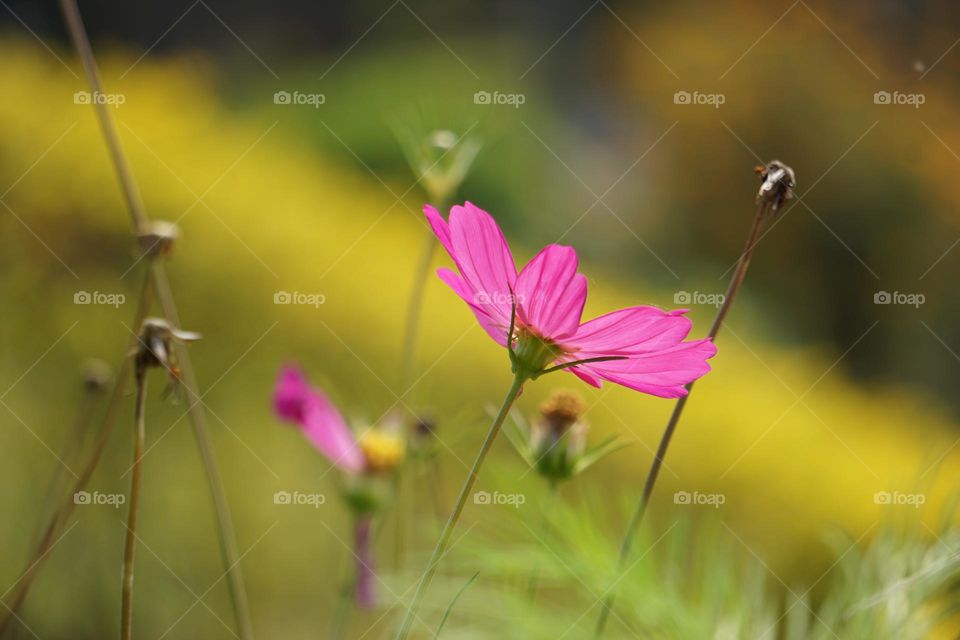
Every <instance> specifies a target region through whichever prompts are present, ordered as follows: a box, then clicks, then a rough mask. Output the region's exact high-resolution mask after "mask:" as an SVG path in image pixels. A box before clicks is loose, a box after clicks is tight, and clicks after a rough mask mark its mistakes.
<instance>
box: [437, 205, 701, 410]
mask: <svg viewBox="0 0 960 640" xmlns="http://www.w3.org/2000/svg"><path fill="white" fill-rule="evenodd" d="M424 213H425V214H426V216H427V220H428V221H429V222H430V225H431V227H432V228H433V232H434V233H435V234H436V236H437V238H438V239H439V240H440V243H441V244H442V245H443V247H444V249H446V250H447V253H448V254H450V257H451V258H452V259H453V262H454V264H456V266H457V269H458V270H459V271H460V275H457V274H456V273H454V272H453V271H451V270H450V269H440V270H438V271H437V275H439V276H440V279H441V280H443V281H444V282H445V283H447V285H449V286H450V288H451V289H453V291H454V292H455V293H456V294H457V295H458V296H460V297H461V298H462V299H463V300H464V302H466V303H467V305H469V307H470V309H471V310H472V311H473V313H474V315H475V316H476V318H477V321H479V323H480V325H481V326H482V327H483V328H484V329H485V330H486V331H487V333H488V334H490V337H492V338H493V339H494V340H496V341H497V342H498V343H499V344H500V345H502V346H504V347H507V348H509V349H510V350H511V354H512V358H511V359H515V360H516V361H515V367H516V366H518V365H519V366H520V367H522V368H524V370H525V371H526V372H527V374H528V375H529V377H536V375H539V374H540V373H543V372H544V370H545V369H546V366H547V365H548V364H551V363H552V364H554V365H557V366H562V365H565V364H566V365H569V364H570V363H572V362H576V361H581V360H595V359H606V360H604V361H600V362H596V361H595V362H587V363H582V364H577V365H574V366H569V367H568V368H567V370H568V371H570V372H571V373H573V374H574V375H576V376H577V377H579V378H581V379H582V380H584V381H585V382H587V383H588V384H591V385H593V386H595V387H599V386H600V385H601V382H602V381H604V380H607V381H609V382H614V383H616V384H620V385H623V386H625V387H628V388H630V389H635V390H637V391H641V392H643V393H648V394H650V395H654V396H659V397H661V398H680V397H683V396H685V395H686V394H687V390H686V388H685V385H686V384H687V383H689V382H692V381H694V380H696V379H697V378H700V377H701V376H703V375H704V374H706V373H707V372H708V371H710V365H708V364H707V359H709V358H712V357H713V356H714V355H715V354H716V352H717V349H716V347H715V346H714V344H713V342H712V341H711V340H709V339H705V340H691V341H687V342H684V339H685V338H686V337H687V334H688V333H690V329H691V327H692V323H691V322H690V320H689V319H688V318H685V317H684V316H683V314H684V313H686V310H678V311H663V310H661V309H658V308H656V307H649V306H637V307H628V308H626V309H620V310H619V311H613V312H612V313H608V314H606V315H602V316H600V317H598V318H595V319H593V320H590V321H588V322H584V323H581V315H582V313H583V306H584V303H585V302H586V299H587V279H586V277H584V276H583V274H581V273H577V267H578V261H577V254H576V252H575V251H574V250H573V248H571V247H565V246H560V245H556V244H551V245H548V246H547V247H545V248H544V249H543V250H542V251H540V253H538V254H537V255H536V256H535V257H534V258H533V259H532V260H531V261H530V262H529V263H527V265H526V266H525V267H524V268H523V269H521V270H520V271H519V273H518V272H517V267H516V264H515V263H514V261H513V256H512V255H511V253H510V247H508V246H507V241H506V240H505V239H504V236H503V232H502V231H501V230H500V227H498V226H497V223H496V222H495V221H494V220H493V218H492V217H491V216H490V214H488V213H487V212H486V211H483V210H482V209H480V208H478V207H476V206H475V205H473V204H472V203H470V202H466V203H464V205H463V206H454V207H452V208H451V210H450V222H449V224H448V223H447V222H446V221H445V220H444V219H443V217H441V215H440V214H439V213H438V212H437V210H436V209H434V208H433V207H431V206H429V205H427V206H425V207H424ZM514 302H515V303H516V304H514ZM511 318H513V321H514V336H513V339H512V340H509V341H508V338H507V334H508V333H509V331H510V323H511ZM514 349H515V350H514ZM614 358H615V359H614Z"/></svg>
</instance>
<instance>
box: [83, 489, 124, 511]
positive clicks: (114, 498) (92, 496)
mask: <svg viewBox="0 0 960 640" xmlns="http://www.w3.org/2000/svg"><path fill="white" fill-rule="evenodd" d="M126 501H127V496H125V495H124V494H122V493H100V492H99V491H92V492H91V491H77V492H76V493H74V494H73V504H76V505H94V506H100V505H107V506H111V507H113V508H114V509H119V508H120V506H121V505H123V504H124V503H126Z"/></svg>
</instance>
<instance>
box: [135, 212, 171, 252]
mask: <svg viewBox="0 0 960 640" xmlns="http://www.w3.org/2000/svg"><path fill="white" fill-rule="evenodd" d="M179 237H180V228H179V227H177V225H175V224H174V223H172V222H164V221H163V220H154V221H152V222H150V223H149V224H147V226H146V227H145V228H144V229H143V231H141V232H140V233H139V235H138V236H137V241H138V242H139V244H140V251H141V252H143V253H144V255H146V256H148V257H156V256H168V255H170V252H171V251H173V245H174V244H175V243H176V241H177V238H179Z"/></svg>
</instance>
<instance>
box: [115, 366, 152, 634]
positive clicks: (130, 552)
mask: <svg viewBox="0 0 960 640" xmlns="http://www.w3.org/2000/svg"><path fill="white" fill-rule="evenodd" d="M136 378H137V400H136V408H135V409H134V414H133V430H134V431H133V471H132V473H131V475H130V507H129V511H128V515H127V535H126V540H125V542H124V545H123V580H122V597H121V600H120V639H121V640H130V639H131V638H132V637H133V569H134V567H133V564H134V552H135V550H136V545H137V511H138V510H139V507H140V484H141V481H142V479H143V450H144V444H145V441H146V433H147V430H146V424H145V420H144V415H143V413H144V408H145V407H146V402H147V376H146V370H141V371H137V372H136Z"/></svg>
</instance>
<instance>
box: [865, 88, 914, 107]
mask: <svg viewBox="0 0 960 640" xmlns="http://www.w3.org/2000/svg"><path fill="white" fill-rule="evenodd" d="M926 101H927V96H926V95H924V94H922V93H902V92H900V91H894V92H892V93H891V92H890V91H877V92H876V93H875V94H873V104H883V105H890V104H893V105H902V106H907V107H913V108H914V109H919V108H920V105H922V104H923V103H925V102H926Z"/></svg>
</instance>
